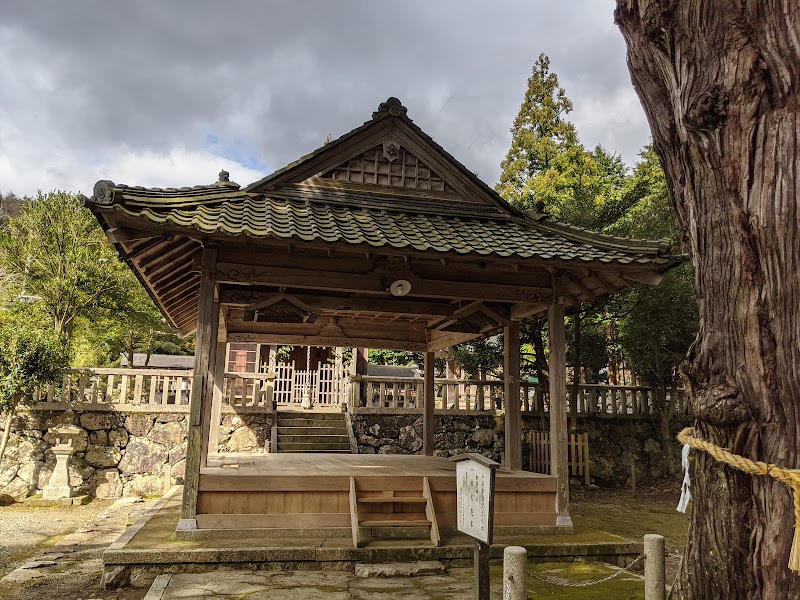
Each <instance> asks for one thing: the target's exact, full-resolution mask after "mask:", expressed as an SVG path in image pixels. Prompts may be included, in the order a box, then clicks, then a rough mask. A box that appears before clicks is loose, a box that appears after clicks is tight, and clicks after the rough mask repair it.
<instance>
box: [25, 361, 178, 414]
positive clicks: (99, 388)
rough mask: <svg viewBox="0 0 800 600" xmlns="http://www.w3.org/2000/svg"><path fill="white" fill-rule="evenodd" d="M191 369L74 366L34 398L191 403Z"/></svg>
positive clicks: (59, 401)
mask: <svg viewBox="0 0 800 600" xmlns="http://www.w3.org/2000/svg"><path fill="white" fill-rule="evenodd" d="M191 387H192V371H191V370H180V371H178V370H171V369H163V370H159V369H99V368H97V369H70V370H69V371H67V372H66V373H65V374H64V378H63V380H62V381H61V382H59V384H55V383H52V384H50V385H49V386H47V387H44V388H39V389H38V390H37V391H36V393H35V394H34V397H33V400H34V402H43V403H47V404H64V403H66V404H130V405H142V404H152V405H167V404H171V405H178V406H188V404H189V390H190V389H191Z"/></svg>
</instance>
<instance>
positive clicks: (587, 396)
mask: <svg viewBox="0 0 800 600" xmlns="http://www.w3.org/2000/svg"><path fill="white" fill-rule="evenodd" d="M522 402H523V404H522V410H523V412H526V413H531V414H534V415H542V414H546V413H547V412H548V411H549V402H550V394H549V392H547V391H546V390H544V389H543V388H542V387H540V386H538V385H530V386H528V387H527V388H526V387H525V386H523V394H522ZM566 402H567V414H572V415H581V416H582V415H595V414H597V415H652V414H655V413H657V412H658V410H657V408H656V403H655V395H654V391H653V388H649V387H643V386H630V385H600V384H581V385H579V386H578V390H577V395H576V394H575V392H574V386H573V385H572V384H568V385H567V399H566ZM665 408H666V410H667V411H669V412H672V413H675V414H680V415H685V414H688V410H689V407H688V404H687V398H686V390H684V389H683V388H676V389H674V390H667V396H666V399H665Z"/></svg>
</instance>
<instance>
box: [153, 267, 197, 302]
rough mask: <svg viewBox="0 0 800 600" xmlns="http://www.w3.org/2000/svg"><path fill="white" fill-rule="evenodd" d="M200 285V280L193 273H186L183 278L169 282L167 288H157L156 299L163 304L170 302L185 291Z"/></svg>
mask: <svg viewBox="0 0 800 600" xmlns="http://www.w3.org/2000/svg"><path fill="white" fill-rule="evenodd" d="M199 284H200V278H199V277H197V276H196V275H195V274H194V273H192V272H189V273H186V274H185V275H184V276H183V277H181V278H179V279H177V280H175V281H174V282H171V283H170V285H169V286H163V287H161V288H158V293H157V295H158V297H159V298H161V299H162V300H164V301H165V302H167V301H169V300H171V299H172V298H174V297H175V296H176V295H178V294H181V293H183V292H184V291H185V290H186V289H188V288H190V287H192V286H196V285H199Z"/></svg>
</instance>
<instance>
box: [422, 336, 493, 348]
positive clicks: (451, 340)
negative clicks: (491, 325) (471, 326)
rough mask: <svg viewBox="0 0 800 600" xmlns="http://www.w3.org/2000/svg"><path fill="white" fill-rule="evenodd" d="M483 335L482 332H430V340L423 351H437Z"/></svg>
mask: <svg viewBox="0 0 800 600" xmlns="http://www.w3.org/2000/svg"><path fill="white" fill-rule="evenodd" d="M483 337H485V335H484V334H482V333H451V332H431V341H430V342H428V345H427V348H426V350H425V351H426V352H438V351H439V350H445V349H447V348H451V347H453V346H458V345H459V344H463V343H465V342H470V341H472V340H477V339H480V338H483Z"/></svg>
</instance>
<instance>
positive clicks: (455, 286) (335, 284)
mask: <svg viewBox="0 0 800 600" xmlns="http://www.w3.org/2000/svg"><path fill="white" fill-rule="evenodd" d="M216 279H217V281H219V282H221V283H233V284H243V283H249V284H255V285H274V286H281V287H299V288H308V289H314V290H328V291H343V292H363V293H369V294H376V295H379V296H383V297H385V298H391V296H390V295H389V292H388V291H387V290H386V287H388V284H389V283H391V282H388V281H386V279H387V278H386V277H385V276H380V275H378V274H374V275H369V274H362V275H359V274H351V273H339V272H331V271H313V270H307V269H284V268H269V267H261V266H257V265H238V264H234V263H219V264H218V265H217V272H216ZM408 297H410V298H414V297H417V298H418V297H426V298H447V299H463V300H485V301H494V302H536V301H542V300H547V301H549V298H550V297H551V291H550V290H549V289H547V288H539V287H527V286H521V285H501V284H494V283H487V282H481V281H474V282H467V281H437V280H430V279H414V280H413V281H411V291H410V292H409V295H408Z"/></svg>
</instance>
